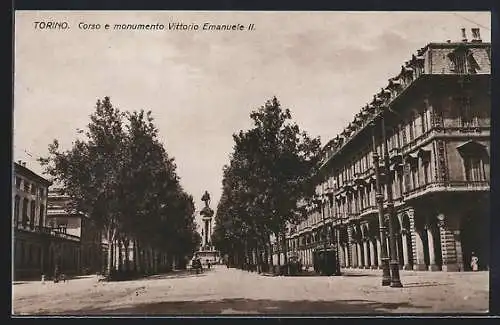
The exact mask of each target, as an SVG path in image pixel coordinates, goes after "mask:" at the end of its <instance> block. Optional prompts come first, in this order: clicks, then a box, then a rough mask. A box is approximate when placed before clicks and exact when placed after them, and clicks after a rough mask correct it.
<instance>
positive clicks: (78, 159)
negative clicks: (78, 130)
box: [39, 97, 197, 274]
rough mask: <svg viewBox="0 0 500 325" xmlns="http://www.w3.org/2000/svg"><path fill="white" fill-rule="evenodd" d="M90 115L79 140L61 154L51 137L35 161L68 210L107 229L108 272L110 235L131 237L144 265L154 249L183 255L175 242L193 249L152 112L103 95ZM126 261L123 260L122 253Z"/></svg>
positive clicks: (186, 205)
mask: <svg viewBox="0 0 500 325" xmlns="http://www.w3.org/2000/svg"><path fill="white" fill-rule="evenodd" d="M90 120H91V121H90V123H89V124H88V131H87V132H85V135H86V139H84V140H76V141H75V142H74V143H73V146H72V148H71V149H69V150H66V151H62V152H61V151H60V149H59V144H58V141H57V140H54V142H53V144H51V145H50V146H49V156H48V157H47V158H40V159H39V161H40V162H41V164H42V165H43V166H45V171H46V173H47V174H49V175H50V176H52V177H53V179H54V180H55V181H56V182H60V183H61V184H62V185H63V189H64V191H65V192H66V194H68V196H69V197H70V199H71V202H72V203H73V207H74V208H75V209H77V210H78V211H81V212H84V213H86V214H88V215H89V216H90V217H91V218H92V220H93V221H94V222H95V223H96V225H98V226H99V227H100V229H101V230H102V231H103V232H104V233H105V234H106V238H107V242H108V260H107V266H106V270H107V274H110V273H111V269H112V268H113V260H112V252H113V245H114V243H115V242H116V241H117V240H118V242H121V243H123V244H124V246H125V247H128V246H129V245H128V244H129V242H130V240H133V241H134V247H135V248H134V249H135V251H139V250H140V251H143V253H147V254H143V255H146V256H149V257H147V259H148V261H147V262H148V263H147V264H148V265H151V264H153V265H157V263H156V261H157V260H158V259H157V257H158V256H159V254H160V253H165V252H169V253H173V252H177V253H187V252H186V251H182V252H179V250H178V249H177V248H176V244H175V243H177V245H178V244H179V243H181V245H182V247H186V248H187V249H193V246H194V245H196V243H197V238H196V235H194V233H195V232H196V229H195V227H194V204H193V202H192V197H190V196H189V195H188V194H186V193H185V192H184V190H183V189H182V187H181V186H180V184H179V178H178V176H177V174H176V165H175V162H174V160H173V158H170V157H169V156H168V155H167V153H166V151H165V149H164V147H163V145H162V143H161V142H160V141H159V139H158V130H157V128H156V127H155V125H154V123H153V122H154V121H153V118H152V116H151V112H144V111H143V110H141V111H134V112H132V113H130V112H127V113H122V112H120V110H119V109H117V108H114V107H113V106H112V104H111V101H110V99H109V98H108V97H105V98H104V100H103V101H100V100H98V101H97V104H96V111H95V112H94V113H93V114H92V115H91V116H90ZM139 246H140V247H139ZM120 252H121V250H120ZM120 261H122V256H121V253H120ZM125 261H126V263H125V264H126V265H128V252H126V254H125ZM120 264H121V263H120ZM148 265H146V268H148V269H149V267H148ZM143 269H144V268H143Z"/></svg>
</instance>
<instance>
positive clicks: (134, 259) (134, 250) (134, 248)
mask: <svg viewBox="0 0 500 325" xmlns="http://www.w3.org/2000/svg"><path fill="white" fill-rule="evenodd" d="M132 245H133V246H132V262H133V271H134V272H135V273H137V271H139V270H138V264H137V240H135V239H134V240H132Z"/></svg>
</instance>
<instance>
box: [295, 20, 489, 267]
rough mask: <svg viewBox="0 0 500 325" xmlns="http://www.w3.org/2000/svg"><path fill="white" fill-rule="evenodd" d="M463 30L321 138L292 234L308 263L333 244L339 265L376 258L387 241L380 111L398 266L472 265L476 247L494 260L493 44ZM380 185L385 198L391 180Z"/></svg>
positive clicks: (420, 54)
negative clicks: (311, 187) (382, 228)
mask: <svg viewBox="0 0 500 325" xmlns="http://www.w3.org/2000/svg"><path fill="white" fill-rule="evenodd" d="M463 33H464V37H463V40H462V41H459V42H449V41H448V42H445V43H430V44H428V45H427V46H425V47H423V48H421V49H420V50H418V51H417V53H416V54H415V55H413V56H412V58H411V59H410V60H409V61H407V62H405V64H404V65H403V66H402V67H401V71H400V73H399V74H398V75H397V76H395V77H394V78H391V79H390V80H389V83H388V85H387V86H386V87H385V88H383V89H381V91H380V92H378V93H377V94H376V95H375V96H374V97H373V100H372V101H371V102H370V104H368V105H366V106H365V107H363V108H362V109H361V111H360V112H359V113H358V114H356V115H355V116H354V120H353V121H352V122H351V123H350V124H349V125H348V127H347V128H346V129H345V130H344V131H343V132H342V133H341V134H339V135H338V136H337V137H336V138H334V139H332V140H331V141H330V142H329V143H328V144H327V145H326V146H325V147H324V149H323V153H324V160H323V162H322V165H321V169H320V174H321V181H320V182H318V184H317V198H316V200H315V202H316V203H315V204H313V205H311V206H308V207H307V211H308V217H307V220H305V221H304V222H302V223H300V224H299V225H298V226H296V227H289V234H288V237H287V238H288V245H287V246H288V249H289V252H290V253H291V252H293V253H295V254H298V255H299V256H300V258H301V260H302V261H303V263H304V264H305V265H309V266H310V265H312V264H313V261H312V255H313V252H314V251H315V250H318V249H322V248H323V247H325V246H328V247H330V246H335V245H336V246H337V247H338V248H339V250H338V257H339V259H340V263H341V266H342V267H351V268H379V267H380V265H381V255H380V250H381V245H388V243H387V242H385V243H382V242H381V241H380V236H379V222H378V210H377V204H376V197H375V174H374V168H373V159H372V155H373V148H372V135H371V134H372V129H374V130H376V134H375V139H376V150H377V152H378V155H379V157H380V165H381V166H384V161H383V157H384V155H383V153H384V151H383V146H382V143H383V142H384V141H382V138H381V132H380V130H381V123H382V122H381V121H382V119H380V118H375V117H377V116H380V115H381V112H382V111H384V110H385V111H386V112H387V114H386V115H385V118H384V123H385V128H386V130H387V131H386V136H387V141H388V150H389V166H390V175H383V177H382V180H383V181H384V183H387V184H389V185H388V186H392V191H393V194H394V195H393V197H394V203H395V209H396V214H397V218H396V219H397V220H394V228H395V233H396V247H397V259H398V263H399V264H400V267H401V268H404V269H413V270H443V271H466V270H470V260H471V256H472V254H473V253H474V254H475V255H476V256H478V257H479V264H480V268H481V269H488V268H489V265H490V264H489V263H490V262H489V256H490V252H489V237H488V236H489V227H488V225H489V216H490V211H489V204H490V202H489V200H490V155H491V148H490V113H491V98H490V97H491V92H490V78H491V75H490V74H491V44H490V43H483V42H482V41H481V39H480V36H479V30H478V29H473V39H472V40H471V41H468V40H467V37H465V31H463ZM388 110H389V111H388ZM372 122H374V123H375V124H374V127H372V124H371V123H372ZM383 194H384V207H385V204H386V203H387V191H386V185H384V187H383ZM386 226H387V225H386Z"/></svg>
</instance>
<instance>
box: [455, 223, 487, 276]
mask: <svg viewBox="0 0 500 325" xmlns="http://www.w3.org/2000/svg"><path fill="white" fill-rule="evenodd" d="M486 224H487V223H486V220H485V218H484V216H483V217H479V218H477V216H473V215H471V214H468V215H467V216H465V217H464V218H463V219H462V222H461V227H460V240H461V243H462V256H463V263H464V270H465V271H472V268H471V265H470V264H471V258H472V254H473V253H474V254H475V256H477V257H478V259H479V260H478V264H479V270H488V269H489V230H488V227H486V226H485V225H486Z"/></svg>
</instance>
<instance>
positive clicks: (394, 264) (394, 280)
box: [381, 111, 403, 288]
mask: <svg viewBox="0 0 500 325" xmlns="http://www.w3.org/2000/svg"><path fill="white" fill-rule="evenodd" d="M382 114H384V111H383V112H382ZM381 122H382V140H383V144H384V170H385V186H386V188H387V214H388V215H389V246H390V247H389V248H390V254H391V261H390V269H391V284H390V285H391V287H394V288H401V287H403V285H402V284H401V280H400V278H399V263H398V261H397V258H396V237H395V234H394V225H393V222H394V220H395V218H396V216H395V214H396V211H395V209H394V201H393V197H392V181H391V177H390V170H389V148H388V147H387V135H386V132H385V118H384V116H383V115H382V121H381Z"/></svg>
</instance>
